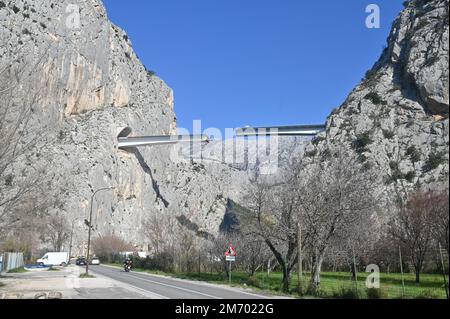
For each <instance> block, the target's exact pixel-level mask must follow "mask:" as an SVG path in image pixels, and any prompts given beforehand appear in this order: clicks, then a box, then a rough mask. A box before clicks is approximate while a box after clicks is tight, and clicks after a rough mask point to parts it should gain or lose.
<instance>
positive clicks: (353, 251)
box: [352, 245, 358, 294]
mask: <svg viewBox="0 0 450 319" xmlns="http://www.w3.org/2000/svg"><path fill="white" fill-rule="evenodd" d="M352 254H353V271H354V273H355V278H354V280H355V290H356V294H358V270H357V269H356V256H355V247H354V246H353V245H352Z"/></svg>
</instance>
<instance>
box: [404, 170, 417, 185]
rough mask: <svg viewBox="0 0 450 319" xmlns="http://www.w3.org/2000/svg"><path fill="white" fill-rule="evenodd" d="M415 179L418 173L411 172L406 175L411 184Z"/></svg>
mask: <svg viewBox="0 0 450 319" xmlns="http://www.w3.org/2000/svg"><path fill="white" fill-rule="evenodd" d="M414 178H416V172H414V171H410V172H408V173H407V174H406V175H405V179H406V180H407V181H408V182H410V183H412V182H413V181H414Z"/></svg>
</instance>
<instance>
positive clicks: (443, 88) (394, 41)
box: [306, 0, 449, 199]
mask: <svg viewBox="0 0 450 319" xmlns="http://www.w3.org/2000/svg"><path fill="white" fill-rule="evenodd" d="M448 5H449V2H448V0H432V1H421V0H413V1H409V2H408V3H407V5H406V7H405V9H404V10H403V11H402V13H401V14H400V15H399V17H398V18H397V19H396V21H395V22H394V24H393V27H392V31H391V34H390V36H389V39H388V46H387V48H386V49H385V50H384V52H383V54H382V56H381V58H380V60H379V61H378V62H377V63H376V64H375V65H374V67H373V69H372V70H370V71H369V72H367V74H366V77H365V79H364V80H363V81H362V82H361V83H360V84H359V85H358V86H357V87H356V88H355V89H354V90H353V92H351V94H350V95H349V96H348V98H347V100H346V101H345V102H344V104H343V105H342V106H341V107H340V108H339V109H337V110H335V111H334V112H333V114H332V115H331V116H330V117H329V118H328V121H327V129H326V132H324V133H322V134H320V135H319V136H318V137H317V138H316V139H315V140H314V141H313V142H312V143H311V144H310V145H309V146H308V147H307V151H306V152H307V153H306V154H307V159H306V161H307V162H309V163H313V162H315V161H320V160H325V161H326V158H327V156H328V155H329V154H330V150H332V149H335V148H341V147H343V148H344V149H347V150H350V151H351V153H352V154H353V156H355V157H357V158H358V159H359V160H360V161H361V162H362V163H364V165H365V167H366V168H367V169H369V168H375V169H376V170H377V173H378V174H381V177H382V181H381V182H382V184H383V185H380V187H381V188H385V190H386V191H385V194H386V195H387V198H389V197H392V196H393V195H394V194H399V193H400V194H402V195H400V196H404V195H405V194H406V193H408V192H409V191H411V190H412V189H414V188H417V187H420V186H422V187H427V186H429V187H443V186H445V185H446V183H447V179H448V169H449V166H448V160H449V158H448V145H449V144H448V143H449V120H448V111H449V91H448V85H449V74H448V45H449V44H448V40H449V39H448V29H449V25H448V22H449V20H448V17H449V12H448V10H449V7H448ZM447 185H448V184H447ZM393 190H397V192H394V191H393ZM395 196H397V195H395ZM391 199H392V198H391Z"/></svg>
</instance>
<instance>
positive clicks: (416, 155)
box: [406, 145, 421, 163]
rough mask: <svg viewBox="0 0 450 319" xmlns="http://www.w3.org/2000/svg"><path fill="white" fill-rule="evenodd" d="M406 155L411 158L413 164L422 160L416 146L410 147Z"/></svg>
mask: <svg viewBox="0 0 450 319" xmlns="http://www.w3.org/2000/svg"><path fill="white" fill-rule="evenodd" d="M406 155H407V156H409V157H410V159H411V161H412V162H413V163H417V162H418V161H420V158H421V154H420V152H419V150H418V149H417V148H416V147H415V146H414V145H413V146H410V147H408V149H407V150H406Z"/></svg>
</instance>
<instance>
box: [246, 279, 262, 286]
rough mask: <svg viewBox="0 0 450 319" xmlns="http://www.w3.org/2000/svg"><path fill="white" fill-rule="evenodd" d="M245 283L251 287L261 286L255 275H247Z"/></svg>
mask: <svg viewBox="0 0 450 319" xmlns="http://www.w3.org/2000/svg"><path fill="white" fill-rule="evenodd" d="M246 284H247V285H248V286H251V287H256V288H261V281H260V280H259V279H258V278H257V277H256V276H251V277H249V278H248V279H247V281H246Z"/></svg>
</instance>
